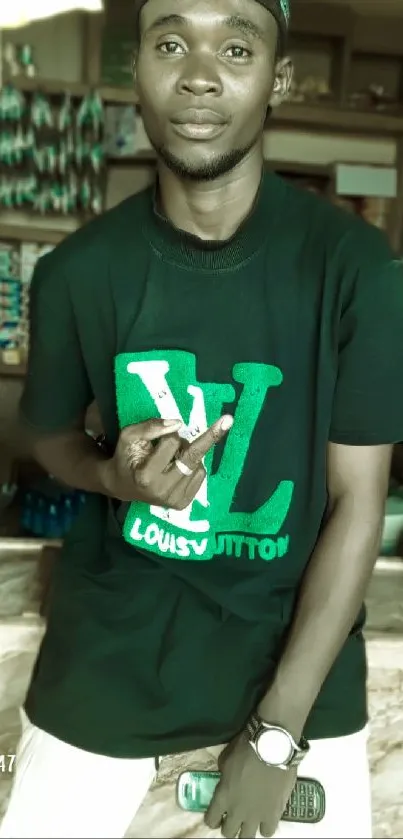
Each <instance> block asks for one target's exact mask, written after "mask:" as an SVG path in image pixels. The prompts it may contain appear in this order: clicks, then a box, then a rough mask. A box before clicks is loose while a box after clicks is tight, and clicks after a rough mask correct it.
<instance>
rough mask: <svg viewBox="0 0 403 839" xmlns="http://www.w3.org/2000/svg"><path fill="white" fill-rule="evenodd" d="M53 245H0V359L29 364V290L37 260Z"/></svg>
mask: <svg viewBox="0 0 403 839" xmlns="http://www.w3.org/2000/svg"><path fill="white" fill-rule="evenodd" d="M52 249H53V248H52V246H51V245H46V246H43V245H37V244H31V243H28V242H22V243H14V244H10V243H7V242H0V359H1V360H2V361H3V363H5V364H10V365H16V364H21V363H24V362H25V361H26V358H27V354H28V347H29V319H28V308H29V288H30V284H31V280H32V275H33V272H34V268H35V265H36V263H37V261H38V259H39V258H40V257H41V256H43V255H44V254H45V253H48V252H49V251H50V250H52Z"/></svg>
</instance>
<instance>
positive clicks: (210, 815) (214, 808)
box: [204, 782, 225, 830]
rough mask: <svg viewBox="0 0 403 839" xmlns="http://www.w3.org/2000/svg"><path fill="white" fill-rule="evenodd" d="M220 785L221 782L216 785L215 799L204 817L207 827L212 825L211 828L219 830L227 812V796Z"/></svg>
mask: <svg viewBox="0 0 403 839" xmlns="http://www.w3.org/2000/svg"><path fill="white" fill-rule="evenodd" d="M220 787H221V782H220V783H219V784H218V786H217V787H216V790H215V793H214V796H213V800H212V802H211V804H210V807H209V808H208V810H207V813H206V815H205V817H204V821H205V822H206V825H207V827H210V828H211V830H217V828H218V827H220V825H221V822H222V820H223V816H224V813H225V797H224V795H223V793H222V791H221V790H220Z"/></svg>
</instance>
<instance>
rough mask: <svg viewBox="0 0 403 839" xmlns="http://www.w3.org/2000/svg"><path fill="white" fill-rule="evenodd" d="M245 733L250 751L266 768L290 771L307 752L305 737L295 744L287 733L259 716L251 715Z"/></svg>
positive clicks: (307, 746) (307, 744) (307, 745)
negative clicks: (271, 767) (251, 750)
mask: <svg viewBox="0 0 403 839" xmlns="http://www.w3.org/2000/svg"><path fill="white" fill-rule="evenodd" d="M246 732H247V735H248V740H249V743H250V745H251V746H252V749H253V750H254V752H255V754H256V755H257V757H258V758H259V760H261V761H262V763H265V764H266V766H275V767H276V768H277V769H290V768H291V767H293V766H299V764H300V763H301V761H302V760H303V759H304V757H305V755H306V754H308V752H309V743H308V741H307V740H305V737H301V740H300V742H299V743H296V742H295V740H294V738H293V736H292V735H291V734H290V732H289V731H287V730H286V729H285V728H281V726H279V725H272V724H271V723H268V722H265V721H264V720H262V718H261V717H260V716H259V714H252V716H251V717H250V719H249V722H248V723H247V726H246Z"/></svg>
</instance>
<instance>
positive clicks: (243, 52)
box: [225, 44, 252, 58]
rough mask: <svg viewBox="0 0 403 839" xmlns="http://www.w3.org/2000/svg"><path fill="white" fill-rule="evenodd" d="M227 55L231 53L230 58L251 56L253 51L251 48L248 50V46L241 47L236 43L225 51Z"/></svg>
mask: <svg viewBox="0 0 403 839" xmlns="http://www.w3.org/2000/svg"><path fill="white" fill-rule="evenodd" d="M225 54H226V55H229V58H250V56H251V55H252V53H251V52H250V50H247V49H246V47H240V46H237V45H236V44H234V45H233V46H232V47H228V49H227V50H226V51H225Z"/></svg>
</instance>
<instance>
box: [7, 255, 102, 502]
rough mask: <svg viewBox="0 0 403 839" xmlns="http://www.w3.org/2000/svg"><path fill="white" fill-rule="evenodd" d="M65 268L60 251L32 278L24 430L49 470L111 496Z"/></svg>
mask: <svg viewBox="0 0 403 839" xmlns="http://www.w3.org/2000/svg"><path fill="white" fill-rule="evenodd" d="M63 269H64V264H63V262H62V258H61V256H60V253H57V252H55V253H51V254H49V255H48V256H45V257H44V258H42V259H41V260H40V261H39V262H38V265H37V267H36V270H35V273H34V276H33V279H32V284H31V293H30V352H29V358H28V370H27V376H26V380H25V387H24V391H23V395H22V399H21V403H20V418H21V426H22V433H23V436H24V437H25V441H24V443H25V442H26V443H27V448H28V450H29V451H30V452H31V453H32V454H33V456H34V458H35V459H36V460H37V461H38V462H39V463H40V465H41V466H43V468H44V469H46V471H47V472H48V473H50V474H52V475H54V476H55V477H56V478H57V479H59V480H60V481H62V482H63V483H66V484H68V485H69V486H72V487H74V488H76V489H82V490H84V491H88V492H101V493H105V494H107V492H108V490H107V486H106V485H104V478H103V476H104V469H105V463H106V462H107V458H106V456H105V454H103V452H102V451H101V450H100V449H99V447H98V446H97V445H96V443H95V442H94V441H93V440H92V439H91V438H90V437H89V436H88V435H87V434H86V433H85V427H84V417H85V414H86V411H87V408H88V406H89V405H90V404H91V402H92V401H93V398H94V396H93V393H92V388H91V385H90V381H89V376H88V373H87V369H86V364H85V360H84V358H83V354H82V349H81V342H80V336H79V334H78V329H77V322H76V318H75V314H74V308H73V304H72V299H71V289H70V287H69V280H68V277H67V275H65V274H64V270H63ZM24 448H25V445H24Z"/></svg>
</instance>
